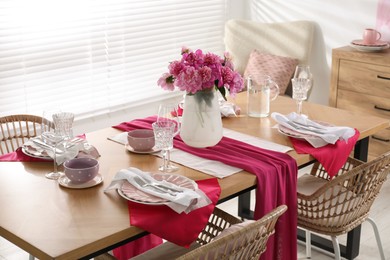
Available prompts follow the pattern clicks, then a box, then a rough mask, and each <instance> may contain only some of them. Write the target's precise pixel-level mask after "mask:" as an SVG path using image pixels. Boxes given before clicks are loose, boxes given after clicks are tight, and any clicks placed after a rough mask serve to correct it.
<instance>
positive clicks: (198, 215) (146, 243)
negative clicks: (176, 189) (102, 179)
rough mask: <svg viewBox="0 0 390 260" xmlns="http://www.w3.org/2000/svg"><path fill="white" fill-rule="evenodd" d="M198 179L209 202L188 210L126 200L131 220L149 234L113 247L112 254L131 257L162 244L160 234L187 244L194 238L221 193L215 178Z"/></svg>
mask: <svg viewBox="0 0 390 260" xmlns="http://www.w3.org/2000/svg"><path fill="white" fill-rule="evenodd" d="M197 183H198V187H199V189H201V190H202V191H203V192H204V193H205V194H206V195H207V196H208V197H209V198H210V200H211V201H212V203H211V204H209V205H208V206H206V207H203V208H199V209H197V210H194V211H191V212H190V213H188V214H186V213H181V214H177V213H176V212H175V211H173V210H172V209H170V208H169V207H168V206H165V205H161V206H156V205H153V206H150V205H144V204H139V203H135V202H131V201H128V208H129V215H130V224H131V225H133V226H136V227H139V228H142V229H144V230H146V231H148V232H150V233H151V234H150V235H147V236H145V237H141V238H139V239H137V240H135V241H133V242H130V243H127V244H125V245H123V246H120V247H117V248H115V249H114V250H113V252H114V255H115V257H116V258H118V259H119V260H127V259H130V258H131V257H134V256H136V255H138V254H141V253H143V252H145V251H147V250H149V249H152V248H153V247H155V246H157V245H159V244H161V243H162V239H161V238H160V237H162V238H164V239H166V240H168V241H170V242H172V243H175V244H177V245H180V246H184V247H188V246H189V245H190V244H191V243H192V242H193V241H195V240H196V238H197V237H198V235H199V233H200V232H201V231H202V230H203V228H204V227H205V226H206V224H207V221H208V219H209V217H210V215H211V213H212V212H213V211H214V207H215V205H216V203H217V202H218V199H219V195H220V194H221V188H220V187H219V184H218V180H217V179H216V178H212V179H208V180H201V181H197ZM150 220H153V221H150ZM183 227H185V228H183Z"/></svg>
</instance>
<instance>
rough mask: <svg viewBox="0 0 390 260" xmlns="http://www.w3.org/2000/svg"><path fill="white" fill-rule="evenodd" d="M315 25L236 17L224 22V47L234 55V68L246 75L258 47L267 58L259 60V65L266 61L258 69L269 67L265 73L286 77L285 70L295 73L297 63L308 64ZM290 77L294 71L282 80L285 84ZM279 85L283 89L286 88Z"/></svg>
mask: <svg viewBox="0 0 390 260" xmlns="http://www.w3.org/2000/svg"><path fill="white" fill-rule="evenodd" d="M314 26H315V24H314V22H311V21H291V22H283V23H260V22H256V21H249V20H235V19H233V20H229V21H228V22H227V23H226V25H225V48H226V51H228V52H229V53H230V55H231V56H232V58H233V63H234V65H235V69H236V70H237V71H238V72H239V73H240V74H241V75H245V69H246V67H247V64H248V60H249V57H250V54H251V53H252V52H253V51H254V50H257V52H260V53H261V55H263V56H264V57H263V60H262V61H258V60H256V61H255V62H256V64H260V63H263V62H266V63H267V64H262V67H259V68H258V69H259V70H263V69H266V70H267V71H266V74H270V76H274V77H275V76H276V75H272V73H267V72H269V71H271V72H275V73H276V74H277V73H279V74H278V76H280V75H281V74H283V73H284V76H285V75H286V73H291V72H292V70H291V69H295V65H296V64H308V60H309V56H310V52H311V47H312V41H313V34H314ZM251 58H252V56H251ZM257 59H258V58H257ZM267 59H272V61H268V60H267ZM252 61H253V60H251V62H250V63H251V64H253V62H252ZM294 62H295V63H294ZM289 76H292V73H291V75H288V76H287V77H288V78H287V79H284V80H282V81H283V83H284V84H287V85H288V82H289V79H290V78H289ZM276 77H277V76H276ZM279 87H281V89H283V92H284V91H285V90H286V88H287V86H279ZM282 94H283V93H282Z"/></svg>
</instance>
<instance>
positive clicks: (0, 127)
mask: <svg viewBox="0 0 390 260" xmlns="http://www.w3.org/2000/svg"><path fill="white" fill-rule="evenodd" d="M41 123H42V117H40V116H34V115H10V116H4V117H0V155H1V154H6V153H10V152H13V151H15V150H16V149H17V148H19V147H21V146H22V144H23V143H24V142H26V141H27V140H28V139H30V138H31V137H35V136H37V135H39V129H40V127H41ZM48 124H49V125H50V127H54V124H53V123H52V122H48Z"/></svg>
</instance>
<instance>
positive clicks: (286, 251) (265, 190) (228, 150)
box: [113, 116, 298, 259]
mask: <svg viewBox="0 0 390 260" xmlns="http://www.w3.org/2000/svg"><path fill="white" fill-rule="evenodd" d="M155 121H156V117H155V116H151V117H147V118H144V119H137V120H133V121H131V122H123V123H121V124H119V125H116V126H113V127H114V128H117V129H120V130H122V131H129V130H132V129H137V128H145V129H151V123H153V122H155ZM174 146H175V147H176V148H178V149H181V150H183V151H187V152H189V153H191V154H194V155H198V156H200V157H203V158H207V159H212V160H218V161H221V162H223V163H226V164H228V165H232V166H236V167H239V168H242V169H244V170H246V171H248V172H251V173H254V174H256V176H257V181H258V188H257V189H256V206H255V219H259V218H261V217H262V216H264V215H265V214H267V213H268V212H270V211H271V210H272V209H274V208H276V207H277V206H279V205H282V204H285V205H287V206H288V210H287V212H286V213H285V214H283V215H282V216H281V217H280V218H279V221H278V223H277V225H276V230H275V234H274V235H273V236H271V237H270V239H269V240H268V243H267V248H268V250H266V252H265V253H264V254H263V255H262V256H261V259H296V258H297V246H296V238H297V199H296V182H297V173H298V169H297V165H296V161H295V160H294V159H293V158H292V157H291V156H289V155H288V154H284V153H280V152H274V151H269V150H265V149H262V148H258V147H255V146H252V145H248V144H245V143H243V142H240V141H236V140H233V139H230V138H227V137H223V139H222V140H221V141H220V142H219V143H218V144H217V145H216V146H213V147H208V148H193V147H189V146H187V145H186V144H184V143H183V142H182V140H181V139H180V137H179V136H176V137H175V140H174ZM238 158H239V160H238ZM259 159H260V160H259ZM275 198H276V199H275Z"/></svg>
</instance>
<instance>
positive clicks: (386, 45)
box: [350, 43, 390, 52]
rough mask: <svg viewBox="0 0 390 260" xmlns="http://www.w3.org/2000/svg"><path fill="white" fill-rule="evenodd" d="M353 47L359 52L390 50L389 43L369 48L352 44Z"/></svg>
mask: <svg viewBox="0 0 390 260" xmlns="http://www.w3.org/2000/svg"><path fill="white" fill-rule="evenodd" d="M350 46H351V47H353V48H355V49H357V50H359V51H365V52H376V51H381V50H386V49H388V48H389V46H390V45H389V43H386V44H385V45H380V46H367V45H358V44H354V43H351V44H350Z"/></svg>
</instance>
